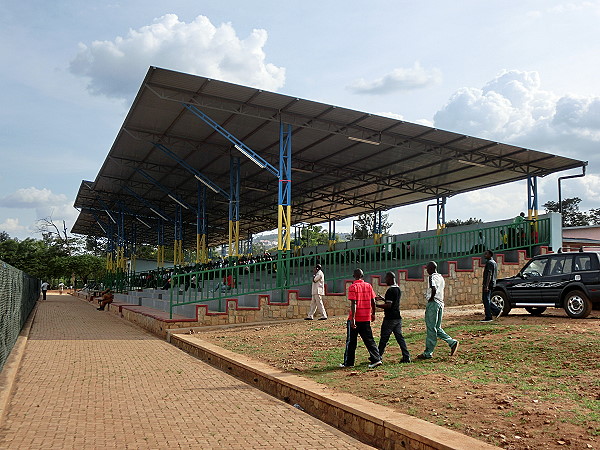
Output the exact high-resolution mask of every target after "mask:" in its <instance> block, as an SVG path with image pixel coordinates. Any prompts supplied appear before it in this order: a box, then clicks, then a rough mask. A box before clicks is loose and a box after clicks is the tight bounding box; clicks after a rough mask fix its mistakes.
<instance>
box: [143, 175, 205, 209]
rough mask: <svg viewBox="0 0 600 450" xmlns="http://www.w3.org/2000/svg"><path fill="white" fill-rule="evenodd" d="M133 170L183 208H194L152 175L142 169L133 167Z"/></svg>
mask: <svg viewBox="0 0 600 450" xmlns="http://www.w3.org/2000/svg"><path fill="white" fill-rule="evenodd" d="M135 171H136V172H137V173H139V174H140V175H141V176H143V177H144V178H146V179H147V180H148V181H150V182H151V183H152V184H153V185H154V186H156V187H157V188H159V189H160V190H161V191H163V192H164V193H165V194H167V196H168V197H169V198H170V199H171V200H173V201H174V202H175V203H178V204H179V205H180V206H183V207H184V208H185V209H189V210H192V211H193V210H194V208H193V207H192V206H190V205H189V204H187V203H186V202H185V201H183V200H181V198H179V197H178V196H177V195H176V194H175V193H174V192H173V191H171V190H170V189H169V188H167V187H165V186H163V185H162V184H161V183H160V182H159V181H158V180H156V179H155V178H154V177H152V175H150V174H148V173H146V172H144V171H143V170H142V169H135Z"/></svg>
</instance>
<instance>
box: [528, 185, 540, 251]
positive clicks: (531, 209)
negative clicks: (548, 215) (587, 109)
mask: <svg viewBox="0 0 600 450" xmlns="http://www.w3.org/2000/svg"><path fill="white" fill-rule="evenodd" d="M527 218H528V219H529V221H530V222H529V224H530V226H529V227H527V228H528V229H527V235H528V241H529V242H531V243H537V242H539V229H538V222H537V220H538V189H537V177H532V176H528V177H527ZM529 234H531V235H529Z"/></svg>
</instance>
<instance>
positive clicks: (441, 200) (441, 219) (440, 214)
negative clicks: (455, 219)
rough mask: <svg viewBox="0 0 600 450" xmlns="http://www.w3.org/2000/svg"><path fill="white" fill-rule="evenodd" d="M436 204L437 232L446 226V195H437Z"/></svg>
mask: <svg viewBox="0 0 600 450" xmlns="http://www.w3.org/2000/svg"><path fill="white" fill-rule="evenodd" d="M436 206H437V230H438V234H439V233H441V230H443V229H444V228H446V197H438V198H437V200H436Z"/></svg>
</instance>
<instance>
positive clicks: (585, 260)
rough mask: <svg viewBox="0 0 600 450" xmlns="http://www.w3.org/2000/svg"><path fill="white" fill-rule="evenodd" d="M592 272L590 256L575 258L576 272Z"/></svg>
mask: <svg viewBox="0 0 600 450" xmlns="http://www.w3.org/2000/svg"><path fill="white" fill-rule="evenodd" d="M581 270H592V258H591V257H590V255H577V256H575V271H581Z"/></svg>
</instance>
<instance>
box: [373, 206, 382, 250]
mask: <svg viewBox="0 0 600 450" xmlns="http://www.w3.org/2000/svg"><path fill="white" fill-rule="evenodd" d="M382 236H383V233H382V228H381V211H375V213H374V215H373V243H374V244H381V237H382Z"/></svg>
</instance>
